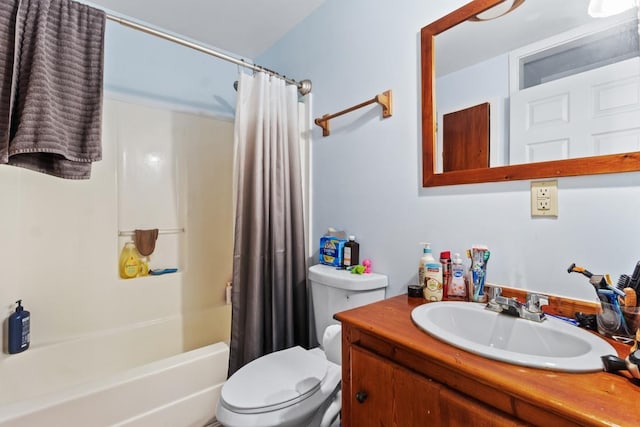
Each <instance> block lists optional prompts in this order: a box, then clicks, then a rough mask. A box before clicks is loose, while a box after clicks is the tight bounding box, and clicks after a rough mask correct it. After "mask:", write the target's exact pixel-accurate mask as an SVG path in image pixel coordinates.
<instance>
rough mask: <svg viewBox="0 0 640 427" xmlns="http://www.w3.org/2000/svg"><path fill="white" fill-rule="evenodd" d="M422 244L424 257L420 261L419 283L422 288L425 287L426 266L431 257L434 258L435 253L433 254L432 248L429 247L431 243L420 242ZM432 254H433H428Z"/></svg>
mask: <svg viewBox="0 0 640 427" xmlns="http://www.w3.org/2000/svg"><path fill="white" fill-rule="evenodd" d="M420 244H421V245H422V257H421V258H420V261H419V262H418V285H419V286H420V287H421V288H422V287H424V272H425V269H424V266H425V264H427V263H428V262H429V261H430V260H431V259H433V254H431V249H430V248H429V243H424V242H420ZM428 254H431V255H428Z"/></svg>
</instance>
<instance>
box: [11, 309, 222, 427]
mask: <svg viewBox="0 0 640 427" xmlns="http://www.w3.org/2000/svg"><path fill="white" fill-rule="evenodd" d="M163 323H166V322H163ZM154 329H156V330H157V331H158V333H160V332H161V331H164V332H165V333H166V329H167V328H166V325H146V327H144V328H141V330H143V331H144V332H145V333H146V334H147V337H146V339H141V340H138V344H139V347H140V349H141V350H143V349H145V346H146V347H147V348H148V347H160V349H158V348H156V349H155V350H154V351H150V350H149V349H147V353H149V354H151V353H154V354H155V355H156V356H157V355H158V354H161V355H162V358H161V359H159V360H154V361H148V360H147V359H148V357H150V356H149V355H148V354H145V355H144V357H141V356H139V357H138V360H136V361H135V362H133V367H129V368H123V366H125V365H126V364H129V365H131V364H132V362H131V360H130V359H131V358H130V357H129V356H127V357H123V352H126V353H127V354H129V353H132V351H131V349H130V348H129V347H125V348H124V349H123V347H122V346H119V347H112V346H110V344H112V341H111V340H112V338H111V337H112V336H114V337H116V338H113V340H115V341H114V343H116V342H117V343H120V342H121V341H122V338H121V335H123V334H109V336H105V337H102V338H100V339H98V340H94V341H98V342H99V343H100V344H99V345H97V346H96V343H95V342H94V343H92V344H91V345H89V344H88V342H87V340H75V341H73V342H71V343H65V344H64V345H55V346H45V348H37V347H36V348H33V349H29V350H27V351H25V352H24V353H21V354H19V355H12V356H8V357H5V358H4V359H3V360H2V363H1V364H0V365H1V366H0V367H1V368H2V369H0V371H1V372H0V374H1V375H0V389H2V390H1V391H2V393H0V395H2V394H4V399H5V401H0V427H9V426H11V427H13V426H16V427H17V426H20V427H41V426H43V427H58V426H65V427H75V426H78V427H100V426H123V427H124V426H126V427H142V426H144V427H146V426H153V427H159V426H166V427H203V426H205V425H209V424H210V423H211V422H212V420H213V419H214V415H215V408H216V404H217V402H218V398H219V396H220V391H221V389H222V385H223V383H224V381H225V380H226V377H227V367H228V359H229V347H228V346H227V344H225V343H224V342H219V343H215V344H210V345H205V346H203V347H200V348H197V349H194V350H191V351H187V352H184V353H178V351H180V350H178V351H174V350H175V348H174V347H175V345H174V346H171V345H169V346H167V345H166V344H164V343H166V342H167V341H172V339H171V338H170V337H169V336H166V335H165V340H163V341H157V340H155V341H154V340H149V337H148V334H149V333H150V332H151V333H153V331H154ZM137 333H138V332H135V333H134V335H132V337H134V336H135V335H136V334H137ZM132 337H130V338H132ZM150 343H162V344H159V345H157V346H156V345H150ZM74 345H75V346H77V347H78V348H74ZM80 347H81V348H82V349H84V350H83V351H80ZM163 347H166V348H163ZM169 347H171V349H170V348H169ZM171 351H173V352H174V353H178V354H172V355H168V356H167V353H170V352H171ZM133 353H144V351H138V352H133ZM163 353H164V354H163ZM100 355H102V357H98V356H100ZM87 356H89V357H87ZM123 359H128V360H127V362H126V363H125V362H122V360H123ZM83 360H84V361H85V363H83ZM140 360H143V361H144V360H147V361H146V362H144V363H142V364H138V365H136V363H139V362H140ZM83 364H84V365H87V366H84V367H83V366H82V365H83ZM98 366H100V367H101V369H98V368H97V367H98ZM12 376H13V377H12ZM87 378H90V379H87ZM9 396H10V397H11V399H9V398H8V397H9Z"/></svg>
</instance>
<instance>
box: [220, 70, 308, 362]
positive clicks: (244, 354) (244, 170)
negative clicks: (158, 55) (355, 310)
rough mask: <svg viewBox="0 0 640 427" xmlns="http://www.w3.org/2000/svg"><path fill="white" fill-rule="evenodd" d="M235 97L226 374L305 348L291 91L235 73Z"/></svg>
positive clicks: (304, 286)
mask: <svg viewBox="0 0 640 427" xmlns="http://www.w3.org/2000/svg"><path fill="white" fill-rule="evenodd" d="M237 96H238V101H237V106H236V122H235V137H234V139H235V142H234V143H235V153H234V162H235V165H234V168H235V183H234V184H235V187H236V188H235V194H236V200H235V207H236V209H235V212H236V214H235V236H234V253H233V291H232V293H233V295H232V319H231V343H230V350H231V353H230V360H229V375H231V374H233V373H234V372H235V371H236V370H238V369H239V368H241V367H242V366H243V365H245V364H246V363H248V362H250V361H252V360H253V359H256V358H258V357H260V356H262V355H264V354H267V353H271V352H273V351H277V350H282V349H285V348H288V347H292V346H295V345H301V346H303V347H308V346H309V325H308V323H309V313H308V302H307V293H308V292H307V283H306V254H305V238H304V237H305V236H304V212H303V210H304V209H303V196H302V176H301V161H300V149H299V144H300V133H299V130H298V100H297V88H296V87H295V86H293V85H286V84H285V82H284V81H283V80H282V79H279V78H277V77H271V76H269V75H267V74H265V73H256V74H254V75H247V74H243V73H241V74H240V79H239V84H238V95H237Z"/></svg>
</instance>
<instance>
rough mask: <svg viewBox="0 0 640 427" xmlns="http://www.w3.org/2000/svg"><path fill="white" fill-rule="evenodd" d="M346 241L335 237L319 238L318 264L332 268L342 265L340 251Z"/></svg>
mask: <svg viewBox="0 0 640 427" xmlns="http://www.w3.org/2000/svg"><path fill="white" fill-rule="evenodd" d="M346 242H347V239H341V238H338V237H335V236H322V237H321V238H320V263H321V264H325V265H330V266H333V267H340V266H341V265H342V250H343V249H344V244H345V243H346Z"/></svg>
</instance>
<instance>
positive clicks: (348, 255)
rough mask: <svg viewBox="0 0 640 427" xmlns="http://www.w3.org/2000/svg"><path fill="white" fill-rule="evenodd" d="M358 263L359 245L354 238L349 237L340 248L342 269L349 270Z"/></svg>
mask: <svg viewBox="0 0 640 427" xmlns="http://www.w3.org/2000/svg"><path fill="white" fill-rule="evenodd" d="M359 263H360V244H359V243H358V242H356V236H349V240H347V241H346V242H345V244H344V247H343V248H342V267H344V268H349V267H353V266H354V265H358V264H359Z"/></svg>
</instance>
